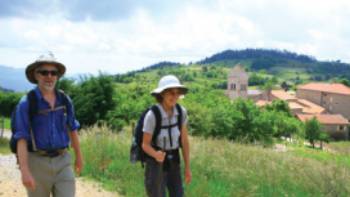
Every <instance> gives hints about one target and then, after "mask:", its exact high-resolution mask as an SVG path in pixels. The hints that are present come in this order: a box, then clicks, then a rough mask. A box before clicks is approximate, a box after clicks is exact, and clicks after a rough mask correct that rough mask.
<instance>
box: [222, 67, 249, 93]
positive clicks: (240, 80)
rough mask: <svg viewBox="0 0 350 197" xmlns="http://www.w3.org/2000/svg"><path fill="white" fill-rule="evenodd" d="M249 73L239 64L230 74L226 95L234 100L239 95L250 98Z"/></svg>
mask: <svg viewBox="0 0 350 197" xmlns="http://www.w3.org/2000/svg"><path fill="white" fill-rule="evenodd" d="M248 79H249V76H248V73H246V72H245V70H244V68H243V67H242V66H241V65H240V64H237V65H236V66H235V67H234V68H233V69H232V70H231V71H230V72H229V74H228V81H227V90H226V95H227V96H228V97H229V98H230V99H231V100H234V99H236V98H238V97H241V98H248Z"/></svg>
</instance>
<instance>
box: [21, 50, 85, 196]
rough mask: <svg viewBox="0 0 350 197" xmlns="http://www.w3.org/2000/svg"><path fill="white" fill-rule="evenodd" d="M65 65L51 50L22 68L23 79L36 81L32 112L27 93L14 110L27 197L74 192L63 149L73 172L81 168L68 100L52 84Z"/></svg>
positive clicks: (73, 121) (75, 124)
mask: <svg viewBox="0 0 350 197" xmlns="http://www.w3.org/2000/svg"><path fill="white" fill-rule="evenodd" d="M65 71H66V67H65V66H64V65H63V64H62V63H60V62H58V61H57V60H56V59H55V57H54V55H53V54H52V53H48V54H46V55H42V56H40V57H39V58H38V59H37V60H36V61H35V62H33V63H32V64H30V65H28V66H27V68H26V76H27V79H28V80H29V81H30V82H31V83H33V84H36V87H35V88H34V90H32V91H33V95H35V96H34V99H35V104H36V105H35V107H36V113H35V114H34V115H32V116H33V117H30V112H29V110H30V103H32V102H31V101H29V100H30V99H29V98H28V97H29V94H28V95H27V96H24V97H23V98H22V99H21V101H20V102H19V104H18V107H17V109H16V112H15V113H16V114H15V116H16V119H15V125H16V127H15V128H16V130H15V132H14V139H15V140H17V155H18V162H19V168H20V171H21V175H22V183H23V185H24V186H25V187H26V189H27V194H28V196H29V197H32V196H33V197H34V196H35V197H49V196H50V194H51V195H52V196H54V197H70V196H74V195H75V180H74V173H73V170H72V167H71V156H70V155H69V153H68V152H67V148H68V147H69V144H70V142H71V146H72V148H73V149H74V153H75V171H76V173H77V174H78V175H79V174H80V171H81V170H82V168H83V160H82V155H81V151H80V145H79V139H78V133H77V129H78V128H79V123H78V121H77V120H76V119H75V114H74V108H73V105H72V102H71V99H70V98H69V97H68V96H66V95H65V94H63V93H62V92H60V91H59V90H57V89H56V88H55V87H56V83H57V81H58V80H59V79H60V78H61V77H62V76H63V75H64V73H65Z"/></svg>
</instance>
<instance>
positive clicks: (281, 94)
mask: <svg viewBox="0 0 350 197" xmlns="http://www.w3.org/2000/svg"><path fill="white" fill-rule="evenodd" d="M271 95H272V96H274V97H276V98H278V99H281V100H283V101H288V100H296V97H295V96H294V95H291V94H289V93H287V92H286V91H284V90H272V91H271Z"/></svg>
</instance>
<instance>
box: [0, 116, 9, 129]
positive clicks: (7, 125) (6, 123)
mask: <svg viewBox="0 0 350 197" xmlns="http://www.w3.org/2000/svg"><path fill="white" fill-rule="evenodd" d="M3 120H4V128H5V129H10V128H11V124H10V123H11V122H10V118H8V117H5V118H4V117H2V116H0V129H1V127H2V124H3V123H2V121H3Z"/></svg>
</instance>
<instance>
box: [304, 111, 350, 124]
mask: <svg viewBox="0 0 350 197" xmlns="http://www.w3.org/2000/svg"><path fill="white" fill-rule="evenodd" d="M297 117H298V119H299V120H301V121H303V122H305V121H306V120H310V119H311V118H313V117H315V118H316V119H317V120H318V121H319V122H320V123H321V124H340V125H347V124H349V121H348V120H347V119H345V118H344V117H343V116H342V115H340V114H316V115H310V114H297Z"/></svg>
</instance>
